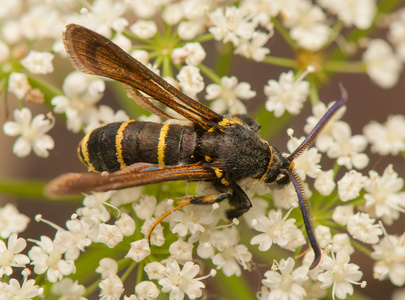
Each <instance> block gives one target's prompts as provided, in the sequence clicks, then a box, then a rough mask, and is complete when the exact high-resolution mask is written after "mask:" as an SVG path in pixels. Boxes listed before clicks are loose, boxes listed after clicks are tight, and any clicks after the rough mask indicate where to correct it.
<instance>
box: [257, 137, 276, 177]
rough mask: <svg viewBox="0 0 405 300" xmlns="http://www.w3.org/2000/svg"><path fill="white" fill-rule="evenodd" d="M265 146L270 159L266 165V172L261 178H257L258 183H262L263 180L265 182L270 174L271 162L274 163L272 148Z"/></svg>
mask: <svg viewBox="0 0 405 300" xmlns="http://www.w3.org/2000/svg"><path fill="white" fill-rule="evenodd" d="M267 145H268V146H269V150H270V157H271V158H270V161H269V164H268V165H267V169H266V172H264V174H263V176H262V177H260V178H259V181H264V180H266V178H267V176H268V175H269V173H270V170H271V165H272V164H273V161H274V154H273V149H272V147H271V146H270V145H269V144H267Z"/></svg>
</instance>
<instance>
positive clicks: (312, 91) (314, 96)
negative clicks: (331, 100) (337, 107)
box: [308, 76, 320, 106]
mask: <svg viewBox="0 0 405 300" xmlns="http://www.w3.org/2000/svg"><path fill="white" fill-rule="evenodd" d="M308 78H309V82H310V83H311V84H310V86H309V99H310V101H311V105H312V106H314V105H316V104H318V103H319V101H320V100H319V94H318V89H317V87H316V83H315V78H314V77H313V76H309V77H308Z"/></svg>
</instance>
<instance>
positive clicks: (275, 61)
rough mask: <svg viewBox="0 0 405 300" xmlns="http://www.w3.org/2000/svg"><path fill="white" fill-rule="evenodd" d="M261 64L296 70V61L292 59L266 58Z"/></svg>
mask: <svg viewBox="0 0 405 300" xmlns="http://www.w3.org/2000/svg"><path fill="white" fill-rule="evenodd" d="M262 62H264V63H268V64H272V65H276V66H281V67H287V68H293V69H296V68H298V63H297V61H296V60H294V59H290V58H282V57H276V56H266V57H265V58H264V59H263V61H262Z"/></svg>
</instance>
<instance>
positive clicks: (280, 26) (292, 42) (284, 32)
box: [272, 18, 297, 52]
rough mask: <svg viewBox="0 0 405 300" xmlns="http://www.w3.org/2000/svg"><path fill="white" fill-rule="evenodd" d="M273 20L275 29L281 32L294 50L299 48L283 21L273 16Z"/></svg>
mask: <svg viewBox="0 0 405 300" xmlns="http://www.w3.org/2000/svg"><path fill="white" fill-rule="evenodd" d="M272 21H273V24H274V28H275V29H276V30H275V31H277V32H278V33H280V34H281V36H282V37H283V38H284V40H285V41H286V42H287V43H288V44H289V45H290V47H291V48H292V49H293V50H297V46H296V43H295V41H294V40H293V39H292V38H291V37H290V33H289V32H288V31H287V30H286V29H285V28H284V26H283V25H281V23H280V22H279V21H278V20H277V19H276V18H273V19H272ZM295 52H296V51H295Z"/></svg>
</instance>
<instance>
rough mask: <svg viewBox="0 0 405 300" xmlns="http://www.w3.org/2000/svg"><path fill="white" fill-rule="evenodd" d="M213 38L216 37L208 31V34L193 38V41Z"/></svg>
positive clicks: (199, 41) (200, 41)
mask: <svg viewBox="0 0 405 300" xmlns="http://www.w3.org/2000/svg"><path fill="white" fill-rule="evenodd" d="M213 39H214V37H213V35H212V34H211V33H206V34H203V35H200V36H198V37H196V38H195V39H194V40H192V42H198V43H203V42H207V41H211V40H213Z"/></svg>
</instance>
